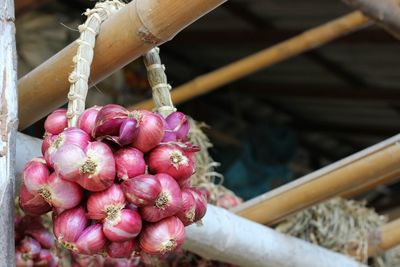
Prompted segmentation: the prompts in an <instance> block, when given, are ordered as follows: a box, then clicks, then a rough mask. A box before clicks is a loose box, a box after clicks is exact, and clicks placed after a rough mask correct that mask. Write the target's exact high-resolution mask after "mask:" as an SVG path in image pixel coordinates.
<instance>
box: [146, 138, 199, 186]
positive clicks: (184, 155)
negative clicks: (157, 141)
mask: <svg viewBox="0 0 400 267" xmlns="http://www.w3.org/2000/svg"><path fill="white" fill-rule="evenodd" d="M195 151H197V148H193V149H192V148H190V150H188V149H186V148H185V147H183V146H180V145H178V144H163V145H159V146H158V147H156V148H155V149H154V150H153V151H151V152H150V154H149V157H148V161H147V164H148V166H149V170H150V172H151V173H166V174H169V175H170V176H172V177H173V178H175V179H176V180H177V181H178V182H182V181H185V180H186V179H188V178H189V177H190V176H191V175H192V174H193V173H194V171H195V164H194V158H193V153H194V152H195Z"/></svg>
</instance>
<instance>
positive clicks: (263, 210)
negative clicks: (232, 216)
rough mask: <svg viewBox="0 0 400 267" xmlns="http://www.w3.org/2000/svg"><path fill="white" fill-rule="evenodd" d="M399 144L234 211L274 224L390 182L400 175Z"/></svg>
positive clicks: (371, 150) (332, 167)
mask: <svg viewBox="0 0 400 267" xmlns="http://www.w3.org/2000/svg"><path fill="white" fill-rule="evenodd" d="M399 141H400V134H399V135H396V136H394V137H392V138H389V139H387V140H385V141H383V142H381V143H379V144H376V145H374V146H372V147H369V148H367V149H365V150H362V151H360V152H358V153H356V154H354V155H351V156H349V157H347V158H344V159H342V160H340V161H338V162H336V163H333V164H331V165H329V166H327V167H325V168H322V169H320V170H318V171H316V172H313V173H311V174H308V175H306V176H304V177H302V178H300V179H297V180H296V181H293V182H291V183H288V184H286V185H284V186H281V187H279V188H277V189H275V190H272V191H269V192H267V193H265V194H263V195H261V196H258V197H256V198H253V199H251V200H249V201H246V202H245V203H243V204H242V205H240V206H238V207H236V208H234V209H233V210H232V211H233V212H236V213H237V214H239V215H241V216H243V217H245V218H248V219H250V220H253V221H256V222H259V223H263V224H272V223H276V222H277V221H279V220H281V219H283V218H284V217H286V216H288V215H290V214H293V213H295V212H297V211H300V210H301V209H304V208H307V207H310V206H311V205H314V204H316V203H319V202H322V201H324V200H327V199H329V198H331V197H334V196H338V195H341V194H343V193H345V192H348V191H349V190H353V189H359V188H360V187H361V186H363V185H365V186H369V185H370V184H371V183H374V182H375V181H377V180H381V181H387V177H388V176H390V175H392V174H394V173H399V172H400V144H399ZM385 177H386V178H385ZM391 177H392V178H393V177H396V176H391Z"/></svg>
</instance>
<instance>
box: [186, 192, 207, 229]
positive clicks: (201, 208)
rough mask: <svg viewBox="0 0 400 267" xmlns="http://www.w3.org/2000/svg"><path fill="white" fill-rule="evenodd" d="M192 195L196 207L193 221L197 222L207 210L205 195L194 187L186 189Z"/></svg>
mask: <svg viewBox="0 0 400 267" xmlns="http://www.w3.org/2000/svg"><path fill="white" fill-rule="evenodd" d="M188 191H190V192H191V193H192V195H193V198H194V201H195V204H196V209H195V215H194V221H195V222H197V221H199V220H201V219H202V218H203V217H204V215H205V214H206V211H207V196H206V195H205V194H204V193H203V192H202V191H200V190H198V189H196V188H190V189H188Z"/></svg>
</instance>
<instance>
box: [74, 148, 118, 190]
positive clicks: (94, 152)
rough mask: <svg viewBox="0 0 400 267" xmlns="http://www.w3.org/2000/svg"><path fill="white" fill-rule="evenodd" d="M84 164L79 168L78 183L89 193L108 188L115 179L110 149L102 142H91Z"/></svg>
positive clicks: (113, 162)
mask: <svg viewBox="0 0 400 267" xmlns="http://www.w3.org/2000/svg"><path fill="white" fill-rule="evenodd" d="M86 156H87V159H86V162H85V164H84V165H82V166H81V167H80V172H81V176H80V177H79V179H78V183H79V184H80V185H81V186H82V187H83V188H85V189H86V190H89V191H101V190H105V189H107V188H108V187H110V186H111V185H112V184H113V182H114V178H115V161H114V156H113V153H112V151H111V149H110V148H109V147H108V146H107V145H106V144H104V143H102V142H92V143H90V144H89V145H88V147H87V148H86Z"/></svg>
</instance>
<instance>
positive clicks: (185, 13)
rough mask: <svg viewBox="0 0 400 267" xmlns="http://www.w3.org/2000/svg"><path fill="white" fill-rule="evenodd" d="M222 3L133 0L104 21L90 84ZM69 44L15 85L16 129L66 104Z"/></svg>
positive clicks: (210, 0) (73, 48) (72, 48)
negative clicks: (16, 100)
mask: <svg viewBox="0 0 400 267" xmlns="http://www.w3.org/2000/svg"><path fill="white" fill-rule="evenodd" d="M225 1H227V0H191V1H187V0H163V1H159V0H134V1H132V2H130V3H129V4H127V5H126V6H125V7H124V8H122V9H121V10H120V11H119V12H118V13H116V14H115V15H114V16H112V17H111V18H110V19H109V20H108V21H106V22H105V23H104V24H103V26H102V29H101V31H100V34H99V36H98V38H97V42H96V47H95V49H94V59H93V63H92V67H91V77H90V82H91V85H93V84H96V83H97V82H99V81H100V80H102V79H104V78H106V77H107V76H108V75H110V74H111V73H112V72H114V71H116V70H117V69H119V68H121V67H123V66H124V65H126V64H128V63H129V62H131V61H132V60H134V59H136V58H137V57H139V56H141V55H142V54H143V53H145V52H147V51H148V50H150V49H151V48H153V47H154V46H156V45H159V44H161V43H164V42H166V41H169V40H170V39H172V38H173V37H174V36H175V34H176V33H178V32H179V31H181V30H182V29H183V28H185V27H186V26H188V25H189V24H190V23H192V22H193V21H195V20H196V19H198V18H199V17H201V16H203V15H204V14H206V13H208V12H209V11H211V10H212V9H214V8H216V7H217V6H219V5H220V4H222V3H224V2H225ZM76 49H77V44H76V43H75V42H74V43H72V44H70V45H69V46H67V47H66V48H64V49H63V50H61V51H60V52H59V53H57V54H56V55H54V56H53V57H52V58H50V59H49V60H47V61H46V62H44V63H43V64H41V65H40V66H39V67H37V68H36V69H34V70H33V71H31V72H30V73H28V74H27V75H25V76H24V77H22V78H21V79H20V80H19V82H18V94H19V99H18V100H19V103H21V104H20V105H19V107H20V108H19V119H20V129H24V128H26V127H28V126H29V125H31V124H32V123H34V122H36V121H38V120H39V119H41V118H43V117H44V116H46V115H47V114H48V113H49V112H51V111H52V110H54V109H56V108H58V107H59V106H61V105H62V104H64V103H65V102H66V101H67V93H68V89H69V82H68V75H69V73H70V72H71V70H72V68H73V63H72V58H73V56H74V55H75V54H76Z"/></svg>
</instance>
